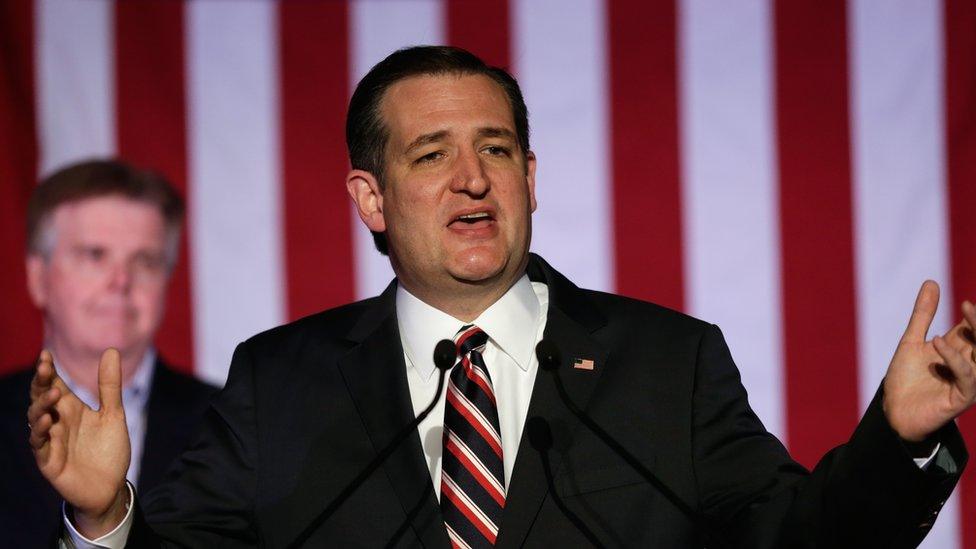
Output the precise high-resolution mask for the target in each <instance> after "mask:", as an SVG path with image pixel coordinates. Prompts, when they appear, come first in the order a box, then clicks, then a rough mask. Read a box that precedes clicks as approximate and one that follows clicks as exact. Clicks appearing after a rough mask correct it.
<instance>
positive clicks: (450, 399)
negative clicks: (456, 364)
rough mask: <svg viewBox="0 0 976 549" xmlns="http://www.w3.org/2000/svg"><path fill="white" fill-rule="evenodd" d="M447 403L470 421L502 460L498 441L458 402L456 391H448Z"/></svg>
mask: <svg viewBox="0 0 976 549" xmlns="http://www.w3.org/2000/svg"><path fill="white" fill-rule="evenodd" d="M456 389H457V388H455V390H456ZM447 401H448V402H449V403H451V405H452V406H454V409H455V410H457V411H458V413H459V414H461V415H462V416H464V418H465V419H467V420H468V423H470V424H471V426H472V427H474V429H475V430H476V431H478V433H479V434H480V435H481V438H483V439H485V442H487V443H488V445H489V446H491V449H492V450H494V451H495V453H496V454H498V457H499V458H501V457H502V447H501V446H500V445H499V444H498V441H496V440H495V437H494V436H492V433H491V431H489V430H488V429H487V428H486V427H485V426H484V425H483V424H482V423H481V421H480V420H479V419H478V418H476V417H474V416H473V415H472V414H471V412H470V411H468V409H467V408H466V407H465V406H464V404H462V403H461V401H460V400H458V397H456V396H454V391H450V390H448V391H447Z"/></svg>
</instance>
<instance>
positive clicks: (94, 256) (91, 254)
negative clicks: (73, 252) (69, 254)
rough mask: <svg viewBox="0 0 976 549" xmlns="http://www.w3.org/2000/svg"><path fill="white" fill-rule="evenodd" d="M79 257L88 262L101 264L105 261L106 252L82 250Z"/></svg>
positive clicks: (90, 249) (89, 249)
mask: <svg viewBox="0 0 976 549" xmlns="http://www.w3.org/2000/svg"><path fill="white" fill-rule="evenodd" d="M79 255H80V256H81V257H82V258H83V259H86V260H88V261H92V262H99V261H101V260H103V259H105V250H104V249H103V248H82V249H81V250H80V251H79Z"/></svg>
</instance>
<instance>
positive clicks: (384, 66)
mask: <svg viewBox="0 0 976 549" xmlns="http://www.w3.org/2000/svg"><path fill="white" fill-rule="evenodd" d="M439 74H457V75H459V76H460V75H483V76H486V77H488V78H490V79H491V80H493V81H494V82H495V83H497V84H498V85H499V86H501V88H502V90H504V91H505V95H506V96H507V97H508V103H509V106H511V108H512V118H513V120H514V122H515V137H516V140H517V141H518V145H519V148H521V149H522V154H523V155H524V154H528V152H529V150H530V149H529V113H528V109H527V108H526V107H525V100H524V99H523V98H522V90H521V89H519V85H518V82H517V81H516V80H515V78H513V77H512V75H510V74H509V73H508V72H507V71H505V69H502V68H499V67H492V66H489V65H487V64H486V63H485V62H484V61H482V60H481V59H480V58H479V57H478V56H476V55H474V54H473V53H471V52H469V51H467V50H463V49H461V48H455V47H451V46H414V47H410V48H404V49H401V50H397V51H395V52H393V53H391V54H390V55H389V56H387V57H386V59H383V60H382V61H380V62H379V63H377V64H376V65H375V66H374V67H373V68H372V69H370V71H369V72H368V73H366V76H364V77H363V79H362V80H360V81H359V84H358V85H357V86H356V90H355V91H354V92H353V94H352V99H350V101H349V114H348V115H347V117H346V146H347V147H348V149H349V162H350V164H352V167H353V168H354V169H357V170H364V171H367V172H369V173H371V174H373V175H374V176H375V177H376V179H377V180H378V181H379V182H380V186H381V187H382V186H383V184H384V181H383V178H384V169H385V166H384V160H385V158H384V155H385V153H386V144H387V141H388V139H389V136H390V132H389V129H388V128H387V127H386V126H385V125H384V124H383V118H382V116H381V114H380V104H381V102H382V100H383V96H384V95H385V93H386V90H388V89H389V88H390V86H392V85H393V84H396V83H397V82H399V81H400V80H404V79H406V78H410V77H412V76H421V75H439ZM373 241H374V242H375V244H376V249H377V250H379V251H380V252H381V253H383V254H387V253H388V252H389V250H388V248H387V245H386V237H385V236H384V235H383V233H376V232H374V233H373Z"/></svg>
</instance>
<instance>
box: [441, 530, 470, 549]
mask: <svg viewBox="0 0 976 549" xmlns="http://www.w3.org/2000/svg"><path fill="white" fill-rule="evenodd" d="M444 526H447V535H448V536H450V537H451V541H453V542H454V543H456V544H458V545H460V546H461V547H463V548H464V549H471V546H470V545H468V544H467V542H465V541H464V540H463V539H461V536H460V535H458V533H457V532H455V531H454V528H451V525H450V524H445V525H444Z"/></svg>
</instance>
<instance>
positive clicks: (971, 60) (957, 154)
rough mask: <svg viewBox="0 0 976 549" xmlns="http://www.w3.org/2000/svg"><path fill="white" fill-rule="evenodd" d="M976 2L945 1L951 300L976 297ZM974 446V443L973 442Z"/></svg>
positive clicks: (974, 416)
mask: <svg viewBox="0 0 976 549" xmlns="http://www.w3.org/2000/svg"><path fill="white" fill-rule="evenodd" d="M974 29H976V4H973V3H972V2H971V1H969V0H946V2H945V52H946V70H945V75H946V81H945V93H946V99H945V101H946V113H945V116H946V149H947V156H948V158H947V163H946V165H947V176H948V180H947V182H948V197H949V200H948V201H947V203H948V208H949V211H948V215H949V257H950V262H951V266H952V267H951V269H952V271H951V277H952V291H951V292H950V294H951V295H952V298H953V302H948V301H946V302H944V303H943V307H952V308H953V311H952V317H953V318H958V315H959V312H958V309H955V307H957V306H958V304H959V303H961V302H962V300H964V299H968V300H970V301H976V257H974V256H973V252H974V251H976V228H974V227H973V211H974V210H976V32H974ZM959 428H960V429H961V430H962V432H963V435H964V436H965V437H966V439H967V440H968V441H969V442H970V444H972V442H973V441H974V440H976V411H973V410H970V411H969V413H967V414H966V415H964V416H962V417H961V418H960V419H959ZM971 447H972V446H971ZM974 469H976V468H974V467H969V468H968V470H967V471H966V472H965V473H964V474H963V476H962V480H961V481H960V482H961V486H960V490H959V493H960V503H961V509H960V515H959V523H960V524H961V528H962V547H963V548H964V549H976V472H974Z"/></svg>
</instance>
